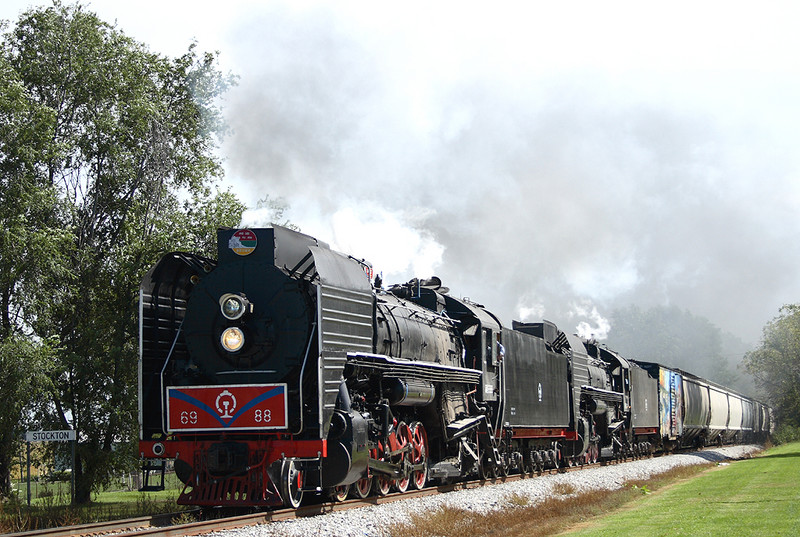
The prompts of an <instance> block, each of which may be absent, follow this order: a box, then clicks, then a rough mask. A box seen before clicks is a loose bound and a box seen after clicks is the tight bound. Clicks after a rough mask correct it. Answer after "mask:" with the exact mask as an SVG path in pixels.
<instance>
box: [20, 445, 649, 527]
mask: <svg viewBox="0 0 800 537" xmlns="http://www.w3.org/2000/svg"><path fill="white" fill-rule="evenodd" d="M655 456H660V454H656V455H655ZM630 460H634V459H630V458H629V459H624V460H618V461H617V460H604V461H599V462H596V463H594V464H584V465H579V466H572V467H562V468H560V469H550V470H544V471H542V472H538V473H533V474H510V475H508V476H501V477H497V478H494V479H485V480H482V479H475V480H471V481H462V482H457V483H452V484H447V485H438V486H431V487H427V488H424V489H422V490H411V489H409V490H408V491H407V492H404V493H399V492H398V493H392V494H388V495H386V496H372V497H369V498H365V499H348V500H345V501H342V502H330V501H328V502H323V503H319V504H314V505H306V506H302V507H300V508H299V509H296V510H295V509H277V510H272V511H263V512H258V513H250V514H244V515H236V516H226V517H224V518H216V519H209V520H200V521H197V522H191V523H188V524H173V523H172V521H173V520H174V519H175V518H177V517H179V516H181V515H183V514H185V513H186V512H185V511H184V512H182V513H173V514H167V515H157V516H153V517H142V518H136V519H128V520H118V521H112V522H100V523H95V524H84V525H79V526H67V527H62V528H52V529H44V530H35V531H29V532H22V533H13V534H9V535H8V537H64V536H80V537H83V536H92V537H100V536H102V535H106V534H114V537H117V536H134V535H135V536H138V537H144V536H157V537H183V536H190V535H200V534H204V533H210V532H214V531H222V530H230V529H236V528H242V527H247V526H253V525H257V524H267V523H270V522H279V521H284V520H290V519H293V518H303V517H311V516H317V515H324V514H327V513H333V512H337V511H344V510H348V509H357V508H360V507H367V506H371V505H382V504H386V503H392V502H396V501H403V500H407V499H411V498H419V497H424V496H430V495H433V494H441V493H446V492H452V491H456V490H468V489H475V488H479V487H482V486H486V485H492V484H497V483H510V482H513V481H519V480H523V479H535V478H536V477H538V476H541V475H547V474H554V473H561V472H572V471H579V470H584V469H588V468H593V467H598V466H605V465H608V464H616V463H619V462H627V461H630Z"/></svg>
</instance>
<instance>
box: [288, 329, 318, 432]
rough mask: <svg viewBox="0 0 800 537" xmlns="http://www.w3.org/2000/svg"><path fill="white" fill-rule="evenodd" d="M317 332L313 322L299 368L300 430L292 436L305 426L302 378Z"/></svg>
mask: <svg viewBox="0 0 800 537" xmlns="http://www.w3.org/2000/svg"><path fill="white" fill-rule="evenodd" d="M316 331H317V322H316V321H314V322H313V323H311V334H309V336H308V345H307V346H306V355H305V357H304V358H303V367H301V368H300V378H299V379H298V380H299V382H298V384H299V388H300V405H299V406H300V428H299V429H298V430H297V432H293V433H292V434H300V433H302V432H303V427H304V426H305V420H304V419H303V377H304V376H305V372H306V364H307V363H308V354H309V353H310V352H311V343H313V342H314V332H316Z"/></svg>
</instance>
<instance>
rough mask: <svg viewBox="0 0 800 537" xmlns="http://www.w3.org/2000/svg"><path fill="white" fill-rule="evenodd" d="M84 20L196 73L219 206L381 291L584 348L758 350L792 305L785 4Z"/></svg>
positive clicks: (132, 8)
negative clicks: (674, 343)
mask: <svg viewBox="0 0 800 537" xmlns="http://www.w3.org/2000/svg"><path fill="white" fill-rule="evenodd" d="M31 4H34V5H37V4H38V3H31V2H28V1H22V2H19V1H16V0H10V1H8V0H7V1H6V2H4V3H3V6H2V7H1V8H0V18H4V19H11V20H15V19H16V18H17V15H18V14H19V12H20V11H21V10H22V9H24V8H25V7H27V6H28V5H31ZM88 5H89V8H90V9H92V10H94V11H96V12H97V13H98V15H100V17H101V18H103V19H105V20H107V21H109V22H114V21H115V20H116V22H117V26H118V28H119V29H121V30H122V31H124V32H125V33H126V34H128V35H130V36H131V37H133V38H135V39H137V40H139V41H142V42H144V43H146V44H148V45H149V46H150V47H151V48H152V49H153V50H155V51H158V52H162V53H164V54H167V55H170V56H177V55H179V54H181V53H182V52H184V51H185V50H186V48H187V47H188V45H189V43H190V42H191V41H192V39H196V40H197V42H198V46H199V48H200V49H201V50H218V51H219V52H220V55H221V56H220V57H221V61H222V65H223V67H224V68H225V69H229V70H231V71H233V72H234V73H235V74H237V75H239V76H240V83H239V86H238V87H237V88H236V89H235V90H233V91H231V92H230V94H229V95H228V96H227V98H226V100H225V108H226V114H227V117H228V121H229V123H230V125H231V127H232V128H233V130H234V135H233V136H232V137H230V138H229V139H228V141H227V142H226V143H225V145H224V146H223V147H222V154H223V156H224V157H225V159H226V168H227V176H228V178H227V184H229V185H232V186H233V188H234V189H235V191H236V193H237V194H238V195H239V196H240V197H241V198H242V199H243V200H244V201H246V202H248V203H253V204H254V203H255V201H256V200H257V199H259V198H261V197H263V196H264V195H266V194H269V195H270V196H273V197H276V196H282V197H283V198H285V200H286V202H287V203H288V204H289V206H290V211H289V214H288V216H289V218H290V219H291V220H292V221H293V222H294V223H296V224H298V225H299V226H300V227H301V229H302V230H303V231H304V232H306V233H308V234H311V235H314V236H316V237H318V238H320V239H322V240H325V241H327V242H330V243H332V244H333V245H335V246H336V247H337V248H338V249H341V250H343V251H346V252H347V253H351V254H353V255H356V256H359V257H364V258H367V259H368V260H371V261H372V263H373V264H374V265H375V268H376V270H377V271H383V273H384V278H385V280H386V281H390V282H393V281H401V280H406V279H409V278H411V277H412V276H414V275H419V276H423V277H425V276H429V275H432V274H434V273H435V274H437V275H438V276H440V277H441V278H442V279H443V280H444V282H445V285H448V286H449V287H450V288H451V289H452V291H453V293H454V294H456V295H459V296H468V297H470V298H471V299H473V300H476V301H479V302H481V303H483V304H485V305H486V306H488V307H489V308H490V309H492V310H494V311H497V312H498V313H499V314H500V316H501V318H503V319H504V320H505V321H506V322H508V323H510V321H511V319H512V318H514V319H524V320H529V321H533V320H538V319H541V318H542V317H545V318H548V319H551V320H554V321H556V322H557V323H559V325H561V327H562V328H564V329H566V330H576V329H580V330H581V331H583V333H584V334H587V335H588V334H595V335H598V336H601V337H602V336H604V335H605V334H606V333H607V332H608V330H609V329H610V330H612V331H613V326H609V323H608V318H609V316H610V313H611V311H612V310H613V308H614V307H618V306H627V305H629V304H636V305H638V306H639V307H641V308H648V307H650V306H653V305H659V304H670V305H677V306H678V307H680V308H682V309H688V310H690V311H691V312H692V313H694V314H696V315H702V316H705V317H708V318H709V319H710V320H711V321H712V322H714V323H715V324H717V325H718V326H720V327H721V328H723V329H724V330H727V331H730V332H733V333H736V334H739V335H740V336H741V337H742V338H743V339H745V340H746V341H750V342H757V341H758V339H759V337H760V333H761V328H762V327H763V325H764V324H765V323H766V322H767V321H769V320H770V319H771V318H773V317H774V316H775V315H777V313H778V308H779V307H780V306H781V305H782V304H784V303H795V302H800V270H798V266H800V246H799V245H798V235H799V234H800V233H799V232H800V218H798V215H799V212H798V210H799V209H800V176H799V174H798V171H799V169H800V152H798V150H797V149H796V147H797V142H798V140H800V136H798V134H800V133H799V132H798V129H799V128H800V127H798V125H800V104H799V103H798V96H800V65H799V63H800V60H798V51H800V42H798V41H800V32H798V31H797V26H798V21H799V20H800V18H799V16H800V3H795V2H768V1H767V2H765V1H760V2H746V3H745V2H741V3H738V2H698V1H692V2H663V3H660V4H658V7H654V6H655V5H654V4H653V3H650V2H552V1H548V2H497V1H495V2H491V3H490V2H430V1H429V2H400V3H397V2H395V3H389V2H375V1H372V2H343V1H338V2H334V1H329V2H321V1H305V2H303V1H297V0H293V1H286V2H284V1H266V0H264V1H259V2H245V1H236V0H229V1H227V2H224V3H219V2H204V1H193V2H183V1H179V2H163V1H162V2H154V1H151V0H140V1H138V2H135V3H134V2H131V3H122V2H118V1H111V0H102V1H101V0H95V1H94V2H91V3H89V4H88ZM796 6H798V7H796ZM257 218H258V215H251V216H250V220H249V221H250V222H254V221H256V220H257ZM581 323H583V324H581Z"/></svg>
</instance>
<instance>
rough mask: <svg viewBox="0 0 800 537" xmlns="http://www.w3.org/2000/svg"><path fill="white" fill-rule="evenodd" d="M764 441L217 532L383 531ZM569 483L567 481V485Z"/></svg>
mask: <svg viewBox="0 0 800 537" xmlns="http://www.w3.org/2000/svg"><path fill="white" fill-rule="evenodd" d="M761 449H762V448H761V447H760V446H754V445H748V446H727V447H721V448H714V449H707V450H705V451H702V452H697V453H688V454H679V455H668V456H664V457H656V458H653V459H642V460H638V461H631V462H626V463H621V464H613V465H609V466H602V467H598V468H589V469H586V470H581V471H576V472H568V473H563V474H551V475H543V476H539V477H534V478H530V479H521V480H518V481H513V482H509V483H498V484H495V485H489V486H485V487H479V488H476V489H471V490H459V491H454V492H448V493H445V494H435V495H432V496H426V497H423V498H410V499H408V500H404V501H400V502H394V503H388V504H383V505H375V506H369V507H362V508H358V509H350V510H347V511H341V512H336V513H330V514H326V515H319V516H316V517H311V518H301V519H294V520H289V521H285V522H273V523H270V524H261V525H258V526H251V527H248V528H242V529H237V530H228V531H224V532H217V533H214V534H210V535H214V536H219V537H265V536H298V537H299V536H302V537H311V536H313V537H384V535H385V532H384V529H385V528H386V527H387V526H389V525H391V524H394V523H399V522H404V521H407V520H408V517H409V514H410V513H425V512H430V511H433V510H435V509H437V508H438V507H441V506H443V505H450V506H452V507H457V508H461V509H467V510H470V511H479V512H488V511H492V510H502V509H514V508H518V507H519V506H520V505H521V504H526V503H527V505H535V504H537V503H539V502H541V501H543V500H545V499H546V498H548V497H552V496H558V495H559V494H557V493H554V492H553V490H554V487H556V486H558V487H559V488H560V489H561V490H564V489H565V488H567V489H571V490H574V491H575V492H574V493H575V494H580V493H582V492H587V491H591V490H612V489H618V488H620V487H622V485H623V484H624V483H625V482H626V481H634V480H645V479H648V478H650V477H651V476H653V475H656V474H660V473H664V472H666V471H668V470H670V469H672V468H675V467H677V466H689V465H694V464H704V463H707V462H723V461H726V460H732V459H733V460H735V459H742V458H748V457H750V456H752V455H753V454H754V453H756V452H758V451H760V450H761ZM564 485H568V486H567V487H564ZM526 499H527V502H526V501H525V500H526Z"/></svg>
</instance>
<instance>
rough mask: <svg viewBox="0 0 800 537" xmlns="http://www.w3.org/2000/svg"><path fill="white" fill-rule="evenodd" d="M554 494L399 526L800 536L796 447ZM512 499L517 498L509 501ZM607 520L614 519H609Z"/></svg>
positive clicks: (567, 536) (408, 531)
mask: <svg viewBox="0 0 800 537" xmlns="http://www.w3.org/2000/svg"><path fill="white" fill-rule="evenodd" d="M569 488H570V487H568V486H567V487H564V490H560V489H559V488H557V489H556V490H555V491H554V497H553V498H552V499H550V500H548V501H546V502H544V503H543V504H538V505H527V498H521V497H520V498H516V499H517V501H516V502H515V503H517V504H518V507H517V508H514V509H508V510H504V511H501V512H497V513H491V514H486V515H483V514H480V513H474V512H470V511H465V510H462V509H457V508H444V509H439V510H437V511H435V512H433V513H427V514H426V515H425V516H419V517H415V518H413V519H412V520H410V521H409V523H408V524H402V525H397V526H395V527H393V528H392V529H391V534H392V535H395V536H403V537H415V536H420V537H422V536H430V535H439V536H443V537H480V536H489V535H498V536H499V535H502V536H503V537H514V536H520V537H521V536H525V537H544V536H550V535H560V536H563V537H589V536H591V537H606V536H608V537H610V536H614V537H625V536H631V537H633V536H636V537H641V536H642V535H646V536H648V537H660V536H664V537H667V536H669V537H681V536H697V535H703V536H724V537H731V536H734V535H735V536H737V537H738V536H765V537H766V536H769V537H773V536H778V535H787V536H788V535H800V443H795V444H787V445H783V446H779V447H776V448H772V449H770V450H769V451H767V452H765V453H763V454H762V455H761V456H757V457H755V458H753V459H748V460H743V461H736V462H733V463H731V464H722V465H716V464H708V465H699V466H692V467H688V468H677V469H674V470H672V471H670V472H668V473H666V474H663V475H661V476H657V477H655V478H653V479H650V480H648V481H646V482H632V483H628V484H626V486H625V487H623V488H622V489H620V490H617V491H612V492H603V493H599V492H592V493H589V494H582V495H573V494H572V493H573V492H574V491H573V490H569ZM512 500H514V498H512ZM607 513H611V514H610V515H608V514H607Z"/></svg>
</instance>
